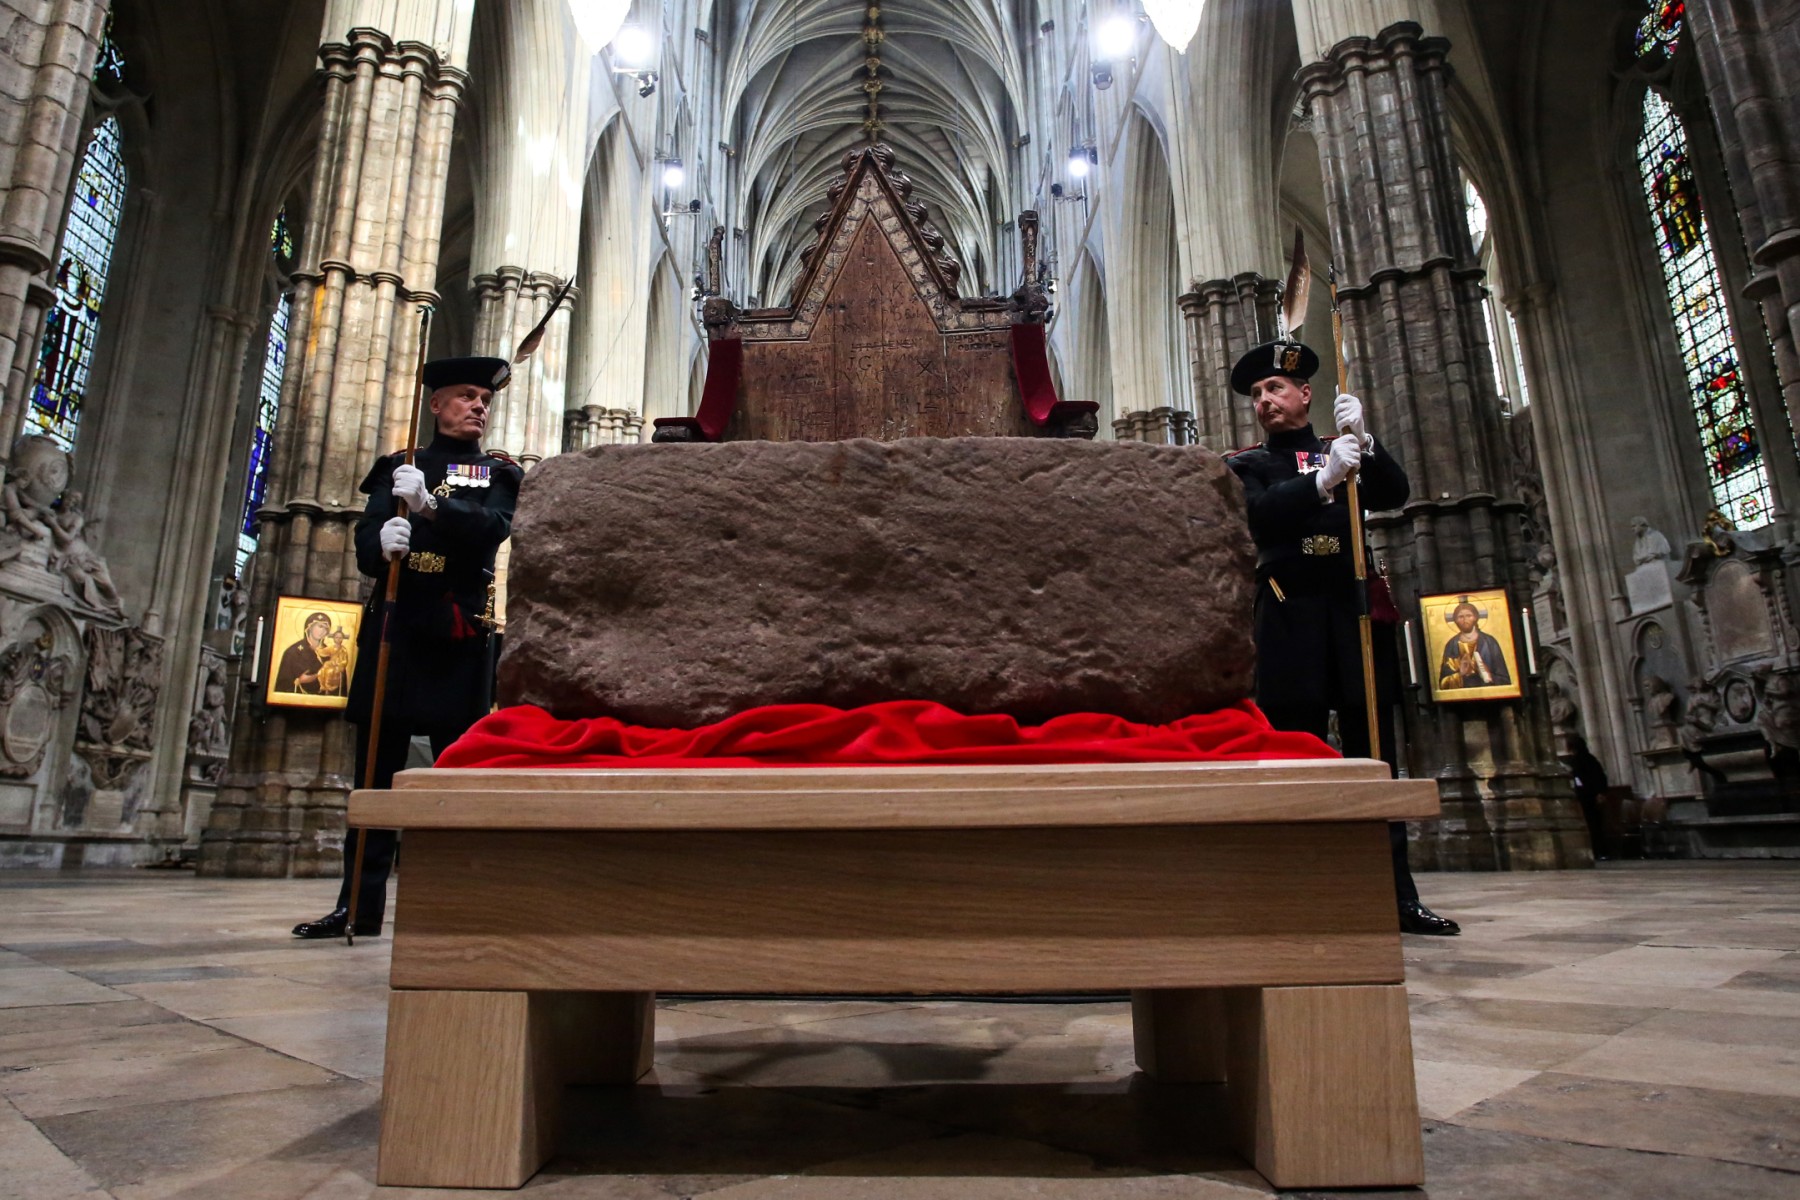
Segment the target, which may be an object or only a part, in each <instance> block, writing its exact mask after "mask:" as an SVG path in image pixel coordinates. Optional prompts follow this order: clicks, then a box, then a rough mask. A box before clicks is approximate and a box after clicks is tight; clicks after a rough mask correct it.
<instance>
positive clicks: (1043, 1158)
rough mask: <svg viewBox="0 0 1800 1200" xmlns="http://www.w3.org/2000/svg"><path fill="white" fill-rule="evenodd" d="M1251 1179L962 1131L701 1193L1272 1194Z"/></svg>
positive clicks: (1099, 1198) (1215, 1197) (779, 1199)
mask: <svg viewBox="0 0 1800 1200" xmlns="http://www.w3.org/2000/svg"><path fill="white" fill-rule="evenodd" d="M1243 1174H1246V1175H1248V1176H1249V1178H1250V1179H1253V1180H1255V1182H1254V1183H1252V1182H1250V1181H1249V1180H1242V1181H1239V1180H1233V1179H1229V1178H1207V1177H1204V1176H1193V1175H1150V1174H1145V1173H1144V1172H1142V1171H1136V1170H1132V1169H1129V1168H1116V1167H1113V1168H1108V1167H1102V1166H1098V1165H1096V1164H1095V1163H1094V1161H1093V1160H1092V1159H1090V1158H1087V1157H1085V1156H1082V1155H1076V1154H1070V1153H1068V1152H1066V1151H1060V1150H1056V1149H1053V1148H1051V1147H1048V1146H1043V1145H1039V1144H1037V1143H1034V1142H1024V1141H1018V1140H1015V1139H1010V1138H999V1137H993V1136H991V1135H985V1134H962V1135H956V1136H951V1137H943V1138H931V1139H926V1140H923V1141H918V1142H908V1143H906V1144H904V1145H901V1146H897V1147H894V1148H893V1149H891V1150H886V1151H883V1152H881V1153H878V1154H871V1155H865V1156H862V1157H858V1158H852V1159H846V1160H842V1161H838V1162H831V1163H824V1164H821V1165H820V1166H818V1167H814V1168H811V1169H809V1170H807V1171H805V1172H803V1173H801V1174H798V1175H783V1176H776V1177H772V1178H767V1179H759V1180H755V1181H753V1182H749V1183H743V1184H739V1185H737V1186H735V1187H727V1188H723V1189H720V1190H718V1191H714V1192H708V1193H706V1196H707V1197H708V1200H815V1198H816V1200H839V1198H841V1197H845V1196H856V1197H859V1198H862V1200H938V1198H940V1197H950V1196H965V1195H971V1194H979V1195H981V1196H983V1197H987V1198H991V1200H1090V1198H1092V1200H1109V1198H1112V1197H1117V1198H1119V1200H1164V1198H1167V1200H1176V1198H1180V1200H1247V1198H1248V1197H1251V1196H1266V1195H1269V1194H1271V1193H1270V1190H1269V1188H1268V1187H1267V1185H1265V1184H1263V1183H1262V1182H1261V1180H1260V1178H1259V1177H1256V1176H1255V1175H1254V1173H1251V1172H1244V1173H1243Z"/></svg>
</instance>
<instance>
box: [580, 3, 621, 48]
mask: <svg viewBox="0 0 1800 1200" xmlns="http://www.w3.org/2000/svg"><path fill="white" fill-rule="evenodd" d="M630 12H631V0H569V16H570V17H572V18H573V19H574V21H575V32H576V33H577V34H579V35H580V36H581V40H582V41H584V42H586V43H587V44H588V46H589V47H591V48H592V49H594V50H596V51H597V50H599V49H600V48H601V47H603V46H605V45H607V44H608V43H610V42H611V41H612V40H613V38H615V37H616V36H618V33H619V26H621V25H623V24H624V23H625V17H626V15H627V14H628V13H630Z"/></svg>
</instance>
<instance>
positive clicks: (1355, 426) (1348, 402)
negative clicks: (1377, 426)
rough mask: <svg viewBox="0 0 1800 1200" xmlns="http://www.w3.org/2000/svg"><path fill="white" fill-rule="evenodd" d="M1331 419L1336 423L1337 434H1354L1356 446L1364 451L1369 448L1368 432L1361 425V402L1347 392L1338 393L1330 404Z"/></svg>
mask: <svg viewBox="0 0 1800 1200" xmlns="http://www.w3.org/2000/svg"><path fill="white" fill-rule="evenodd" d="M1331 419H1332V420H1333V421H1335V422H1336V423H1337V430H1338V432H1339V433H1349V434H1354V435H1355V437H1356V444H1357V445H1359V446H1361V447H1362V448H1363V449H1365V450H1366V449H1368V448H1369V431H1368V429H1367V428H1366V427H1365V426H1364V425H1363V407H1362V401H1361V400H1358V399H1357V398H1356V397H1355V396H1352V395H1350V394H1349V393H1348V392H1342V393H1339V395H1338V398H1337V399H1336V400H1334V401H1332V403H1331Z"/></svg>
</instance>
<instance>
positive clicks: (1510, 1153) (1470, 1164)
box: [1283, 1125, 1794, 1200]
mask: <svg viewBox="0 0 1800 1200" xmlns="http://www.w3.org/2000/svg"><path fill="white" fill-rule="evenodd" d="M1793 1188H1794V1177H1793V1176H1792V1175H1790V1174H1787V1173H1786V1172H1782V1171H1771V1170H1768V1169H1767V1168H1763V1167H1753V1166H1747V1165H1744V1164H1741V1163H1730V1162H1718V1161H1716V1160H1713V1159H1708V1158H1686V1157H1682V1156H1680V1155H1673V1154H1641V1153H1637V1152H1634V1151H1630V1150H1617V1149H1613V1148H1612V1147H1608V1146H1587V1145H1582V1144H1579V1143H1574V1142H1565V1141H1559V1140H1552V1139H1549V1138H1532V1137H1525V1136H1523V1135H1520V1134H1514V1133H1504V1132H1498V1131H1494V1130H1486V1129H1466V1128H1459V1127H1457V1126H1454V1125H1442V1126H1427V1129H1426V1137H1425V1187H1424V1189H1423V1190H1422V1192H1421V1191H1414V1190H1410V1189H1409V1190H1407V1191H1403V1192H1381V1191H1374V1192H1359V1193H1356V1195H1355V1200H1378V1198H1384V1197H1388V1196H1393V1197H1396V1198H1399V1197H1405V1198H1407V1200H1452V1198H1454V1200H1493V1198H1495V1197H1501V1196H1506V1197H1519V1198H1521V1200H1531V1198H1535V1200H1663V1198H1665V1197H1666V1198H1668V1200H1675V1198H1680V1200H1701V1198H1704V1200H1791V1197H1792V1195H1793ZM1324 1195H1329V1196H1331V1197H1332V1200H1344V1197H1345V1194H1344V1193H1342V1192H1337V1193H1324V1194H1322V1193H1317V1192H1286V1193H1283V1197H1284V1200H1322V1197H1323V1196H1324Z"/></svg>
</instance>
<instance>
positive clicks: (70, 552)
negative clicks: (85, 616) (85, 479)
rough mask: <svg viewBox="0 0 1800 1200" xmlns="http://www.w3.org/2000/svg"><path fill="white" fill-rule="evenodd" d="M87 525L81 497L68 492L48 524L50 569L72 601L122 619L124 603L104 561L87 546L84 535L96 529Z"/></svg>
mask: <svg viewBox="0 0 1800 1200" xmlns="http://www.w3.org/2000/svg"><path fill="white" fill-rule="evenodd" d="M98 524H99V522H97V521H90V520H88V518H87V514H86V513H85V512H84V511H83V509H82V495H81V493H80V492H77V491H70V492H67V493H65V494H64V495H63V498H62V503H61V504H60V505H59V506H58V511H57V512H55V513H54V514H52V517H51V520H50V537H51V540H52V542H53V543H54V545H55V547H56V548H55V550H54V552H53V553H52V554H51V555H50V565H51V567H53V568H57V569H60V570H61V571H62V573H63V576H64V577H65V579H66V580H67V586H68V587H69V590H70V591H71V593H72V594H73V595H74V597H75V598H76V599H77V600H79V601H81V602H82V603H83V604H85V605H87V606H88V607H89V608H91V609H94V610H95V611H96V612H102V613H107V614H109V615H111V616H115V617H122V616H124V615H125V602H124V601H123V600H122V599H120V597H119V589H118V588H116V587H114V586H113V581H112V572H111V571H109V570H107V568H106V560H105V559H103V558H101V557H100V555H99V554H97V553H95V551H94V548H93V547H92V546H90V545H88V543H87V538H86V537H85V536H84V534H85V531H86V530H87V529H90V528H92V527H94V526H95V525H98Z"/></svg>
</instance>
